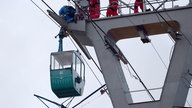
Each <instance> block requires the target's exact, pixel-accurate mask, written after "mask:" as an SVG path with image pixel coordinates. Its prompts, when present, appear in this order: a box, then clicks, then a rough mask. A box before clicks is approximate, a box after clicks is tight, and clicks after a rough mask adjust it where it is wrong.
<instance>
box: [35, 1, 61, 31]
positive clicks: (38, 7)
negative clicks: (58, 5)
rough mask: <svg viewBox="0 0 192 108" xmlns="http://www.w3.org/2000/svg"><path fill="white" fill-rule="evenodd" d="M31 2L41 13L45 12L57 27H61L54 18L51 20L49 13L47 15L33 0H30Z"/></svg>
mask: <svg viewBox="0 0 192 108" xmlns="http://www.w3.org/2000/svg"><path fill="white" fill-rule="evenodd" d="M31 2H32V3H33V4H34V5H35V6H36V7H37V8H38V9H39V10H40V11H41V12H43V14H45V15H46V16H47V17H48V18H49V19H50V20H51V21H52V22H53V23H55V24H56V25H57V26H58V27H59V28H60V27H61V26H60V25H59V24H58V23H56V22H55V20H53V19H52V18H51V17H50V16H49V15H47V14H46V13H45V12H44V11H43V9H41V8H40V7H39V6H38V5H37V4H36V3H35V2H34V1H33V0H31Z"/></svg>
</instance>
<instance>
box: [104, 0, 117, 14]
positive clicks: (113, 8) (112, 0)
mask: <svg viewBox="0 0 192 108" xmlns="http://www.w3.org/2000/svg"><path fill="white" fill-rule="evenodd" d="M117 11H118V0H109V7H108V8H107V12H106V16H107V17H110V16H116V15H118V13H117Z"/></svg>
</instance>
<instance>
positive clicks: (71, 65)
mask: <svg viewBox="0 0 192 108" xmlns="http://www.w3.org/2000/svg"><path fill="white" fill-rule="evenodd" d="M50 63H51V64H50V79H51V88H52V91H53V92H54V93H55V95H56V96H57V97H58V98H65V97H74V96H81V95H82V93H83V89H84V85H85V65H84V63H83V61H82V59H81V56H80V53H79V52H78V51H64V52H53V53H51V61H50Z"/></svg>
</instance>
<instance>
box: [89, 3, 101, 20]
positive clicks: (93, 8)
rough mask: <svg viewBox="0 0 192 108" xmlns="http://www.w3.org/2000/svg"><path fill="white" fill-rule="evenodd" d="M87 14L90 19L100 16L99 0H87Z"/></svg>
mask: <svg viewBox="0 0 192 108" xmlns="http://www.w3.org/2000/svg"><path fill="white" fill-rule="evenodd" d="M88 2H89V16H90V18H91V19H95V18H99V17H100V0H88Z"/></svg>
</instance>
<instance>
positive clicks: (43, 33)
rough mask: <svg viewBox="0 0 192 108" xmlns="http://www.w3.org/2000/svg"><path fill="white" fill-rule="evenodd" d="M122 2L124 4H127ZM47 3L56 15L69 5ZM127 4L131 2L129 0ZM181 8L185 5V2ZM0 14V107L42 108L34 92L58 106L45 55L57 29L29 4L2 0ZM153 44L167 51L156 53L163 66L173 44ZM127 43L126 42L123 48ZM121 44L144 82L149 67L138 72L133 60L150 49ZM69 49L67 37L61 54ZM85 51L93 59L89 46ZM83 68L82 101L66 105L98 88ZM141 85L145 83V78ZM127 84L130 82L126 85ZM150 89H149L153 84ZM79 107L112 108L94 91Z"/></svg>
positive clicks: (137, 44) (56, 1)
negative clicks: (89, 53)
mask: <svg viewBox="0 0 192 108" xmlns="http://www.w3.org/2000/svg"><path fill="white" fill-rule="evenodd" d="M34 1H35V2H36V3H37V4H38V5H39V6H40V7H42V8H43V9H44V10H46V9H47V8H46V7H45V5H44V4H42V2H41V1H40V0H34ZM124 1H125V2H126V0H124ZM128 1H129V0H128ZM180 1H181V0H180ZM182 1H183V0H182ZM186 1H187V0H186ZM46 2H47V3H48V4H50V5H51V7H52V8H53V9H54V10H56V11H58V10H59V8H60V7H61V6H62V5H63V4H68V3H67V0H46ZM131 2H133V0H132V1H131ZM107 3H108V1H107V0H105V2H102V3H101V5H102V6H107ZM178 4H180V2H178ZM184 4H186V2H185V3H184ZM0 12H1V15H0V16H1V17H0V34H1V39H0V49H1V54H0V60H1V61H0V69H1V71H0V74H1V78H0V86H1V90H0V106H1V107H6V108H13V107H14V108H26V107H27V108H46V106H44V105H43V104H42V103H41V102H40V101H39V100H38V99H37V98H35V97H34V96H33V94H38V95H40V96H43V97H46V98H48V99H51V100H53V101H56V102H59V103H61V102H63V101H64V100H65V99H58V98H57V97H56V96H55V95H54V94H53V92H52V91H51V87H50V77H49V74H50V73H49V56H50V53H51V52H55V51H57V48H58V40H57V39H55V38H54V36H55V35H57V33H58V31H59V28H58V27H57V26H56V25H55V24H54V23H53V22H52V21H51V20H50V19H48V18H47V16H45V15H44V14H43V13H42V12H41V11H40V10H39V9H38V8H37V7H36V6H35V5H34V4H33V3H32V2H31V1H30V0H12V1H10V0H1V1H0ZM164 39H165V40H164ZM152 40H154V42H153V43H154V45H155V46H156V47H159V46H160V45H164V46H162V47H163V50H164V48H165V50H166V51H163V50H162V47H159V48H157V49H158V50H159V51H160V52H159V53H160V54H161V55H163V57H164V58H163V59H164V60H165V62H166V63H167V65H168V60H169V52H170V49H171V47H172V45H173V44H172V42H171V41H170V40H169V38H163V39H161V38H158V39H155V38H153V39H152ZM158 40H163V42H160V43H157V42H158ZM126 42H128V43H127V44H126ZM126 42H122V45H120V46H121V48H122V50H123V52H125V55H126V56H127V57H128V59H129V60H130V62H132V63H133V65H134V67H135V68H136V69H138V72H140V74H141V76H143V78H148V77H144V76H145V74H144V73H145V72H146V71H147V69H148V68H147V69H146V70H145V69H142V68H141V69H142V70H139V69H140V66H142V63H145V62H142V63H141V64H138V61H139V60H141V59H142V57H141V56H147V54H148V53H149V52H150V50H153V49H152V48H151V46H150V45H143V44H142V43H141V42H140V41H139V39H133V40H128V41H126ZM120 44H121V43H120ZM125 46H126V47H125ZM132 46H134V47H132ZM143 48H146V50H148V51H147V52H146V54H144V55H140V54H138V53H139V52H138V51H140V49H143ZM71 49H74V50H75V47H74V46H73V44H72V43H71V42H70V40H69V39H64V50H71ZM89 49H90V51H91V52H92V54H93V55H92V56H93V57H94V58H95V57H96V56H95V55H94V53H93V52H94V51H93V48H89ZM126 52H127V53H126ZM144 52H145V50H144ZM164 52H166V53H164ZM167 52H168V53H167ZM150 54H154V55H155V54H156V53H155V52H154V50H153V51H152V52H150ZM134 55H137V56H134ZM155 56H156V57H155V59H156V60H158V59H159V58H158V57H157V55H155ZM139 57H141V58H139ZM151 62H152V61H151ZM89 64H91V65H92V68H93V70H94V72H95V73H96V74H97V75H98V77H99V79H100V81H101V82H102V83H103V84H104V81H103V78H102V75H101V73H100V72H99V71H98V70H97V68H96V66H94V64H93V63H92V62H91V61H89ZM152 64H153V63H152ZM158 64H159V65H160V66H161V68H160V70H159V71H161V70H163V71H164V72H165V69H164V67H163V64H162V63H161V61H160V60H158ZM147 66H148V65H147ZM143 68H145V66H143ZM86 70H87V71H86V86H85V91H84V94H83V96H82V97H77V98H75V99H74V101H73V102H72V104H71V106H73V105H74V104H75V103H77V102H79V101H80V100H81V99H83V98H84V97H85V96H87V95H88V94H90V93H91V92H92V91H94V90H96V89H97V88H99V87H100V86H101V85H100V84H99V83H98V81H97V80H96V79H95V77H94V76H93V74H92V73H91V71H90V70H89V68H88V67H87V68H86ZM150 72H154V70H150ZM127 77H129V79H130V81H133V82H136V84H138V86H139V83H138V81H137V80H135V79H133V78H131V77H130V76H129V74H127ZM146 83H147V84H149V82H147V80H146ZM134 85H135V84H134ZM132 86H133V83H132V85H131V87H132ZM149 86H150V87H154V86H153V85H149ZM137 88H140V89H143V88H142V87H141V86H139V87H133V88H131V89H132V90H134V89H137ZM191 103H192V102H191ZM50 106H51V105H50ZM53 107H56V106H53ZM53 107H52V108H53ZM81 107H83V108H91V107H92V108H98V107H100V108H103V107H105V108H112V105H111V103H110V100H109V97H108V96H107V94H104V95H101V94H100V93H97V94H95V95H94V96H93V97H91V98H90V99H89V100H88V101H86V102H85V103H83V104H81V105H80V106H79V107H78V108H81Z"/></svg>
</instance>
